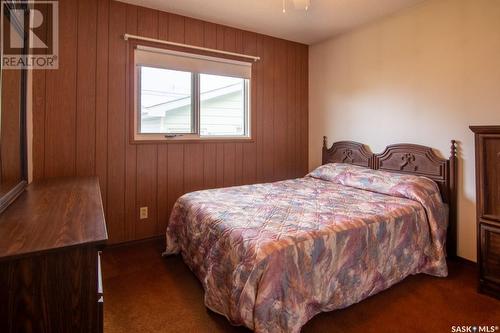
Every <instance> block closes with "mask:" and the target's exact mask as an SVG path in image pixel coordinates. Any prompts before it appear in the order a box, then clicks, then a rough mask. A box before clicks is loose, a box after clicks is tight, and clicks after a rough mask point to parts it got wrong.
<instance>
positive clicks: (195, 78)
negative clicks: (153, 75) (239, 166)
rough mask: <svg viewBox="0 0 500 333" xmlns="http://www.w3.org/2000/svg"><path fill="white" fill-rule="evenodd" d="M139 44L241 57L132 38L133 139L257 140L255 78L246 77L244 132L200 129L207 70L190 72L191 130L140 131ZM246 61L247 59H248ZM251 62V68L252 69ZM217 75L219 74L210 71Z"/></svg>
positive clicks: (180, 141) (152, 141) (188, 51)
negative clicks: (202, 86) (231, 133)
mask: <svg viewBox="0 0 500 333" xmlns="http://www.w3.org/2000/svg"><path fill="white" fill-rule="evenodd" d="M138 46H149V47H154V48H158V49H164V50H172V51H180V52H186V53H192V54H196V55H206V56H210V57H216V58H220V59H227V60H239V61H241V59H238V58H235V57H230V56H221V55H219V54H211V53H210V52H200V53H198V52H192V51H191V50H185V49H183V48H178V47H165V45H161V44H160V45H158V44H157V43H154V42H143V41H141V42H134V41H129V45H128V47H129V52H128V55H129V57H128V62H129V78H131V79H130V80H129V84H130V89H129V94H128V101H129V106H130V114H131V115H130V116H131V118H130V119H132V121H130V122H129V123H130V124H129V128H130V143H136V144H137V143H183V142H211V143H213V142H254V140H253V126H252V124H253V123H254V120H255V119H254V112H252V111H253V107H252V105H253V103H252V96H253V94H252V79H253V75H252V78H250V79H245V78H241V79H243V80H244V92H243V93H244V101H245V110H244V113H245V114H244V133H245V134H244V135H238V136H229V135H220V136H215V135H201V133H200V130H201V127H200V125H201V124H200V119H201V100H200V96H201V95H200V75H201V74H205V73H199V72H191V121H192V125H191V127H192V129H193V132H191V133H172V134H168V133H140V132H139V126H141V125H140V124H141V119H140V117H141V114H140V111H139V110H140V105H141V93H140V91H141V90H140V88H141V87H140V84H141V78H140V72H141V71H140V69H141V65H138V64H137V63H136V59H135V52H134V51H135V49H136V48H137V47H138ZM245 62H248V61H247V60H245ZM144 66H145V67H152V68H161V69H166V70H175V69H172V68H168V67H166V66H160V65H155V66H153V65H144ZM253 70H254V69H253V66H252V72H253ZM210 75H217V74H210ZM221 76H224V75H221Z"/></svg>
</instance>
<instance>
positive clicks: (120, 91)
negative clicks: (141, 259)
mask: <svg viewBox="0 0 500 333" xmlns="http://www.w3.org/2000/svg"><path fill="white" fill-rule="evenodd" d="M81 1H82V0H81ZM63 6H64V5H63ZM126 18H127V5H125V4H123V3H121V2H116V1H111V2H110V7H109V37H108V38H109V59H108V73H109V85H108V179H107V181H108V186H107V188H108V190H107V196H108V198H107V203H108V204H107V207H106V213H107V215H106V221H107V223H108V228H109V234H110V239H111V241H112V242H121V241H123V240H125V239H126V234H125V229H126V227H125V223H124V222H125V179H126V173H125V149H126V119H125V118H126V109H125V108H126V98H125V97H126V82H125V80H126V75H125V73H126V49H127V48H126V43H125V41H124V40H123V38H122V35H123V34H124V33H125V31H126ZM134 205H135V203H134Z"/></svg>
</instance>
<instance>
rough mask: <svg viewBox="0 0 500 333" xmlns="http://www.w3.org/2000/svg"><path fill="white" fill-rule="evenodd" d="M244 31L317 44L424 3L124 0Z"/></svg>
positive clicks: (382, 0) (411, 0)
mask: <svg viewBox="0 0 500 333" xmlns="http://www.w3.org/2000/svg"><path fill="white" fill-rule="evenodd" d="M120 1H123V2H128V3H132V4H136V5H140V6H144V7H149V8H155V9H159V10H163V11H168V12H171V13H176V14H180V15H184V16H190V17H194V18H198V19H202V20H205V21H209V22H214V23H218V24H223V25H228V26H232V27H237V28H240V29H244V30H250V31H254V32H259V33H262V34H266V35H270V36H275V37H279V38H284V39H288V40H293V41H297V42H301V43H305V44H314V43H317V42H320V41H323V40H325V39H328V38H329V37H332V36H334V35H338V34H339V33H342V32H344V31H347V30H349V29H352V28H354V27H357V26H359V25H362V24H365V23H367V22H370V21H373V20H376V19H377V18H379V17H382V16H385V15H389V14H392V13H394V12H396V11H399V10H401V9H403V8H407V7H410V6H413V5H415V4H417V3H419V2H422V1H424V0H311V7H310V8H309V10H308V11H304V10H298V9H294V8H293V4H294V2H301V1H302V2H304V1H305V0H286V1H287V3H288V5H287V11H286V13H283V12H282V0H120Z"/></svg>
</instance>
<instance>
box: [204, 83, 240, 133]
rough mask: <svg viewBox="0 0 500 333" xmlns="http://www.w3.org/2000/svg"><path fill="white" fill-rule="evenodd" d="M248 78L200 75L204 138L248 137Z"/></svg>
mask: <svg viewBox="0 0 500 333" xmlns="http://www.w3.org/2000/svg"><path fill="white" fill-rule="evenodd" d="M245 81H246V80H245V79H242V78H235V77H229V76H219V75H208V74H200V135H201V136H242V135H245V134H246V129H245V126H246V99H247V98H246V87H247V86H248V85H247V84H246V82H245Z"/></svg>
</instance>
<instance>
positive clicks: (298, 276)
mask: <svg viewBox="0 0 500 333" xmlns="http://www.w3.org/2000/svg"><path fill="white" fill-rule="evenodd" d="M446 216H447V209H446V206H445V205H444V204H443V203H442V200H441V197H440V195H439V190H438V188H437V186H436V184H435V183H434V182H432V181H431V180H429V179H427V178H423V177H416V176H408V175H395V174H393V173H386V172H381V171H373V170H369V169H366V168H361V167H356V166H352V165H346V164H327V165H324V166H321V167H319V168H317V169H316V170H314V171H313V172H312V173H310V174H309V175H307V176H306V177H304V178H299V179H293V180H286V181H280V182H276V183H269V184H257V185H247V186H238V187H229V188H222V189H213V190H205V191H198V192H192V193H188V194H186V195H184V196H182V197H181V198H179V200H178V201H177V202H176V204H175V206H174V209H173V212H172V215H171V217H170V221H169V224H168V227H167V232H166V245H167V246H166V254H175V253H181V254H182V256H183V259H184V261H185V262H186V264H187V265H188V266H189V267H190V268H191V270H192V271H193V272H194V273H195V274H196V276H197V277H198V279H199V280H200V281H201V283H202V285H203V287H204V289H205V305H206V306H207V307H208V308H210V309H211V310H213V311H215V312H218V313H220V314H222V315H225V316H226V317H227V318H228V319H229V320H230V322H231V323H232V324H234V325H245V326H247V327H248V328H250V329H253V330H254V331H256V332H299V331H300V329H301V327H302V326H303V325H304V324H305V323H306V322H307V321H308V320H309V319H310V318H311V317H313V316H314V315H315V314H317V313H319V312H324V311H331V310H334V309H339V308H344V307H347V306H349V305H351V304H353V303H356V302H359V301H361V300H363V299H365V298H367V297H368V296H370V295H373V294H376V293H377V292H379V291H381V290H384V289H386V288H388V287H390V286H391V285H393V284H395V283H397V282H399V281H401V280H402V279H404V278H405V277H406V276H408V275H410V274H417V273H421V272H423V273H427V274H432V275H435V276H446V275H447V267H446V261H445V250H444V246H445V238H446V227H447V218H446Z"/></svg>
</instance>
